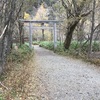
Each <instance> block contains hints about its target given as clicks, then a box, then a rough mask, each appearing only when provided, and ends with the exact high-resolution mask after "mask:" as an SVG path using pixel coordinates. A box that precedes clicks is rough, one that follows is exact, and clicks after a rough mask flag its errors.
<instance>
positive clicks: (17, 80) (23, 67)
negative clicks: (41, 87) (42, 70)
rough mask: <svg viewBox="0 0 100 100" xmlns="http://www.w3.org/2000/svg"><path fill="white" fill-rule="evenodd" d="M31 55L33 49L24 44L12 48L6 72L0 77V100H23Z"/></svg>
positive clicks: (28, 76) (25, 95)
mask: <svg viewBox="0 0 100 100" xmlns="http://www.w3.org/2000/svg"><path fill="white" fill-rule="evenodd" d="M32 57H33V51H32V50H30V49H29V47H28V46H27V45H25V44H24V45H22V46H21V47H19V48H15V49H13V50H12V53H11V54H10V55H9V56H8V58H7V65H6V68H7V69H6V72H5V73H4V74H3V75H2V76H1V77H0V81H1V85H0V100H25V98H26V97H27V93H28V89H26V86H27V85H28V83H29V78H30V76H31V70H32V66H33V65H31V62H32V59H31V58H32ZM32 64H33V62H32Z"/></svg>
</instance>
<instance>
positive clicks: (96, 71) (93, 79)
mask: <svg viewBox="0 0 100 100" xmlns="http://www.w3.org/2000/svg"><path fill="white" fill-rule="evenodd" d="M34 49H35V62H36V63H35V69H34V72H33V74H32V80H33V83H32V82H30V84H29V86H31V89H30V92H29V94H28V97H29V98H28V99H29V100H100V68H99V67H98V68H97V67H95V65H91V64H89V63H85V62H83V61H81V60H76V59H72V58H69V57H62V56H59V55H57V54H54V53H53V52H52V51H49V50H46V49H43V48H40V47H38V46H35V47H34ZM34 83H36V84H35V85H33V84H34ZM28 99H27V100H28Z"/></svg>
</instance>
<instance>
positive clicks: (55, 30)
mask: <svg viewBox="0 0 100 100" xmlns="http://www.w3.org/2000/svg"><path fill="white" fill-rule="evenodd" d="M56 48H57V28H56V23H54V51H55V50H56Z"/></svg>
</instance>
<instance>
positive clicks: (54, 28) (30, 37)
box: [20, 19, 61, 50]
mask: <svg viewBox="0 0 100 100" xmlns="http://www.w3.org/2000/svg"><path fill="white" fill-rule="evenodd" d="M20 21H21V22H24V23H29V47H30V48H31V49H32V42H33V40H32V23H36V24H37V23H38V24H44V23H46V24H49V23H53V27H44V26H41V27H33V28H34V29H47V28H48V29H53V30H54V32H53V40H54V50H55V49H56V47H57V23H59V22H61V21H57V20H23V19H20Z"/></svg>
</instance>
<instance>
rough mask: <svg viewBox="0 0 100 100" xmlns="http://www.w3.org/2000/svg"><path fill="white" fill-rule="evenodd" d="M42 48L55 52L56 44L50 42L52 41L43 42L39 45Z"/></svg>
mask: <svg viewBox="0 0 100 100" xmlns="http://www.w3.org/2000/svg"><path fill="white" fill-rule="evenodd" d="M39 46H40V47H44V48H46V49H49V50H53V49H54V44H53V42H50V41H44V42H41V43H40V44H39Z"/></svg>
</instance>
